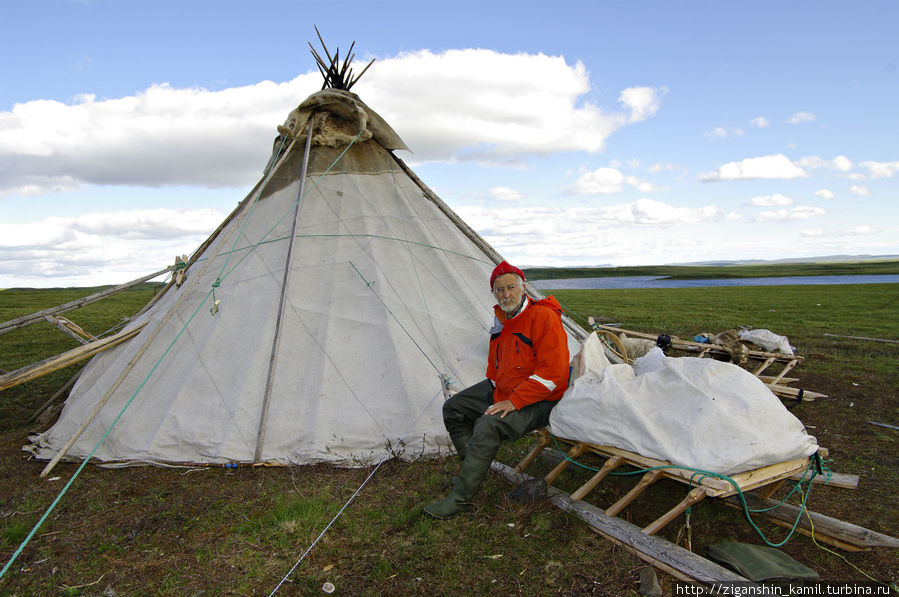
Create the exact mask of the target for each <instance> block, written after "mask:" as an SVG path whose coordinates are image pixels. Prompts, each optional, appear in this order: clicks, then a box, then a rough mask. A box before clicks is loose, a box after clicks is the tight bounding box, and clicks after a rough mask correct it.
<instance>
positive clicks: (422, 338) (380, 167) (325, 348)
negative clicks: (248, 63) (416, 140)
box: [30, 91, 498, 466]
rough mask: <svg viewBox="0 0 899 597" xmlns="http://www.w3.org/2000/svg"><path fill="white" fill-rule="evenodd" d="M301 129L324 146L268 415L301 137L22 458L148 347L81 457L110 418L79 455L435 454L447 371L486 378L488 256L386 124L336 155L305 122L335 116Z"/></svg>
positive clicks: (69, 426) (306, 203)
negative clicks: (389, 146)
mask: <svg viewBox="0 0 899 597" xmlns="http://www.w3.org/2000/svg"><path fill="white" fill-rule="evenodd" d="M335 95H337V96H339V95H340V94H339V93H337V94H335V92H333V91H330V92H329V100H328V101H329V102H331V103H332V104H333V101H334V97H335ZM351 95H352V94H347V96H351ZM352 97H353V98H355V96H352ZM350 99H352V98H350ZM348 101H349V100H348ZM318 103H321V102H311V103H309V102H307V103H304V105H312V106H313V108H309V109H304V110H305V111H304V114H305V116H304V118H310V119H314V118H315V115H316V114H317V112H316V110H318V109H319V108H315V107H314V106H315V105H317V104H318ZM360 105H361V106H362V107H363V108H359V106H360ZM351 107H352V109H353V110H357V111H358V110H359V109H368V108H367V107H366V106H364V104H361V102H353V104H352V106H351ZM326 108H327V103H326V106H325V108H321V109H326ZM292 118H294V119H295V118H296V114H292ZM357 120H358V119H357ZM362 120H363V121H364V120H366V119H362ZM369 120H372V121H378V122H379V123H380V124H379V126H380V127H381V128H382V129H383V126H386V124H384V123H383V121H380V120H379V119H375V118H371V119H369ZM326 121H327V122H326ZM315 122H317V123H318V124H316V126H317V127H319V130H317V131H316V133H319V132H322V137H323V138H327V139H329V143H330V145H331V147H329V146H327V145H321V146H319V145H316V144H315V143H313V147H312V149H311V155H310V159H309V171H308V176H307V179H306V183H305V184H306V188H305V192H304V196H303V197H302V199H301V201H300V208H299V219H298V228H297V232H296V236H295V243H294V246H293V258H292V266H291V272H290V278H289V285H288V287H287V289H286V293H285V296H286V303H285V310H284V318H283V326H282V329H281V335H280V345H279V350H278V352H277V362H276V368H275V370H274V375H273V378H272V386H271V387H272V390H271V398H270V401H269V407H268V409H269V410H268V414H267V417H266V418H265V421H264V422H263V423H262V424H260V421H261V419H262V413H263V402H264V401H263V397H264V394H265V388H266V384H267V379H268V372H269V363H270V360H271V355H272V346H273V338H274V336H275V329H276V320H277V311H278V304H279V297H280V295H281V288H282V281H283V278H284V268H285V263H286V255H287V247H288V243H289V237H290V230H291V225H292V222H293V218H294V206H295V204H296V201H297V198H298V191H299V186H300V181H299V175H298V173H299V171H300V165H301V159H300V158H301V157H302V147H303V142H304V141H305V134H304V136H303V138H298V139H297V143H296V146H295V147H296V148H297V149H295V150H294V152H293V153H292V154H291V156H290V157H289V159H287V162H286V163H285V164H283V165H282V166H281V167H279V168H275V169H272V177H271V178H270V179H269V180H268V181H267V182H266V183H265V184H263V185H261V186H260V187H257V188H260V189H261V191H260V196H261V198H260V199H259V200H258V202H256V203H255V205H254V206H253V207H252V208H251V209H245V210H244V211H243V212H242V213H241V214H240V215H239V216H238V217H234V218H232V219H231V220H230V221H228V222H227V224H226V225H225V227H224V228H223V229H222V230H221V232H220V233H219V234H218V235H217V236H216V237H215V240H213V242H212V243H211V244H210V245H209V246H208V248H206V250H205V251H204V252H203V253H202V255H200V256H199V258H198V259H197V260H196V261H195V262H194V263H192V265H191V266H190V268H189V269H188V271H187V281H186V282H185V283H184V284H183V285H182V286H181V287H180V288H174V287H173V288H171V289H170V290H169V291H168V292H166V294H165V295H164V296H163V297H162V299H161V300H160V301H159V302H158V303H156V304H155V305H154V306H153V307H152V308H151V309H150V310H149V311H148V312H147V313H145V314H144V315H143V316H142V318H141V319H140V320H139V321H144V320H149V323H148V325H147V327H146V328H145V329H144V330H143V331H142V332H141V333H140V334H139V335H138V336H136V337H135V338H134V339H133V340H130V341H129V342H126V343H124V344H122V345H120V346H118V347H116V348H115V349H112V350H110V351H108V352H106V353H103V354H101V355H99V356H98V357H96V358H95V359H93V360H92V361H91V362H90V363H89V364H88V365H87V367H86V369H85V371H84V373H83V375H82V376H81V378H80V379H79V380H78V383H77V384H76V386H75V387H74V389H73V391H72V393H71V396H70V397H69V399H68V401H67V403H66V405H65V408H64V410H63V412H62V414H61V416H60V419H59V421H58V422H57V424H56V425H55V426H54V427H52V428H51V429H50V430H48V431H47V432H45V433H43V434H41V435H40V436H38V437H36V438H35V439H34V441H33V445H32V446H31V448H30V449H31V450H32V451H33V452H35V453H36V454H37V455H38V456H39V457H42V458H50V457H52V456H53V455H54V454H55V453H56V452H57V451H58V450H59V449H60V448H61V447H62V446H63V445H64V444H65V442H66V441H68V440H69V438H70V437H72V435H73V433H74V432H75V431H76V429H77V428H78V427H79V425H81V424H82V422H84V421H85V419H86V418H87V417H88V414H89V413H90V411H91V410H92V409H93V408H94V406H95V405H96V404H97V403H98V401H100V400H101V398H102V397H103V396H104V394H105V393H106V392H107V389H108V388H110V387H112V385H113V384H114V382H115V380H116V379H117V378H118V377H119V375H120V374H121V372H122V371H123V370H124V369H125V368H126V365H127V364H128V363H129V362H130V361H131V360H132V358H133V357H134V356H135V355H136V354H138V351H139V350H141V347H142V346H144V345H145V344H146V343H147V342H148V341H149V342H150V344H149V346H148V348H147V350H146V352H145V353H144V354H143V355H142V356H141V357H140V358H139V360H138V362H137V365H136V366H135V367H134V369H133V370H132V371H131V372H130V373H129V374H128V376H127V378H126V379H125V381H124V383H122V385H121V386H120V387H119V388H118V389H117V390H116V391H115V393H114V394H113V395H112V398H111V399H110V400H109V402H108V404H106V406H104V407H103V409H102V410H101V412H100V414H99V416H98V417H97V418H96V419H95V420H94V421H93V422H92V423H91V424H90V426H89V427H88V428H87V431H86V432H85V433H84V435H83V436H82V437H81V438H80V439H79V440H78V441H77V443H75V445H74V446H73V448H72V449H71V450H70V451H69V456H71V457H74V458H84V457H86V456H87V455H88V454H89V453H90V452H91V451H92V450H93V449H94V448H95V446H97V445H98V443H99V442H100V439H101V437H102V436H103V434H104V432H105V431H106V429H107V428H109V427H110V426H111V425H112V424H113V423H114V422H115V426H114V427H112V430H111V431H110V432H109V434H108V436H107V437H106V438H105V440H104V441H102V443H99V447H98V448H97V449H96V452H95V453H94V455H93V458H95V459H97V460H100V461H107V462H108V461H143V462H157V463H161V462H197V463H200V462H204V463H218V462H254V461H259V462H269V463H281V464H285V463H314V462H329V463H335V464H339V465H344V466H354V465H364V464H368V463H371V462H377V461H379V460H380V459H382V458H383V457H385V456H386V455H396V456H400V457H403V458H417V457H420V456H428V455H433V454H435V453H437V452H439V451H440V450H444V451H446V450H447V449H449V446H450V442H449V438H448V436H447V434H446V431H445V429H444V426H443V422H442V416H441V406H442V402H443V400H444V390H445V384H444V381H448V382H449V385H448V386H447V388H446V389H449V390H450V391H452V390H455V391H458V390H461V389H463V388H465V387H467V386H468V385H470V384H473V383H476V382H478V381H480V380H482V379H484V374H485V370H486V354H487V346H488V340H489V337H488V332H489V328H490V324H491V322H492V319H493V312H492V305H493V304H494V302H495V301H494V299H493V297H492V295H491V293H490V288H489V277H490V272H491V270H492V268H493V267H494V265H495V263H496V262H497V261H498V260H497V259H496V256H495V254H494V255H491V254H489V251H485V250H484V248H483V247H480V246H479V245H478V244H477V243H475V242H473V241H472V240H471V238H470V235H469V234H466V233H465V232H463V230H462V229H460V227H459V226H458V225H457V224H456V223H454V222H453V221H451V219H450V218H449V217H447V214H446V213H445V210H444V209H441V208H440V207H439V206H438V205H437V204H436V203H435V201H434V200H432V199H431V198H430V197H428V196H426V195H427V194H426V193H425V192H424V191H423V188H422V187H420V186H419V185H418V184H417V182H416V180H413V179H412V178H410V176H409V175H407V174H406V172H405V171H404V170H403V169H402V168H401V167H400V166H399V165H398V164H397V162H396V160H395V159H394V158H393V156H392V155H391V154H390V153H389V152H388V151H387V150H386V149H384V147H382V146H381V145H380V144H379V143H378V137H379V136H380V137H384V136H385V133H384V132H383V130H382V131H381V133H379V134H378V135H375V136H374V137H372V135H365V136H360V138H365V137H368V138H369V140H367V141H359V140H357V142H355V143H353V144H352V145H351V146H350V148H349V150H348V151H347V152H346V153H345V154H344V155H342V156H341V152H343V151H344V150H346V149H347V146H346V144H344V145H343V146H339V147H333V145H334V143H333V139H334V135H333V134H332V135H327V134H324V133H327V131H321V130H320V129H321V128H324V127H326V126H333V127H336V128H339V127H340V126H344V128H346V126H349V125H347V124H346V123H345V122H342V121H340V119H339V114H338V115H336V116H335V114H334V113H326V114H324V117H323V118H322V119H321V120H316V121H315ZM350 124H352V123H350ZM382 125H383V126H382ZM390 133H393V132H392V131H390ZM393 135H394V136H395V133H393ZM388 136H389V135H388ZM315 138H316V135H315V134H314V135H313V140H314V139H315ZM397 139H398V137H397ZM400 143H401V141H400ZM270 166H271V164H270ZM244 214H246V215H245V216H244ZM235 239H236V242H235ZM488 249H489V247H488ZM217 279H219V280H220V282H219V285H218V286H215V282H216V280H217ZM215 300H217V301H219V304H218V307H217V311H216V308H215V306H214V301H215ZM211 310H213V311H216V312H215V314H212V313H211ZM139 321H136V322H132V324H131V325H135V324H136V323H139ZM157 331H158V335H156V336H155V338H154V337H153V334H154V333H156V332H157ZM132 400H133V401H132ZM129 401H132V402H131V404H130V406H129V407H128V408H127V410H125V411H124V414H122V415H121V417H120V418H119V415H120V413H121V412H122V411H123V408H124V407H125V405H126V404H127V403H128V402H129ZM117 419H118V420H117ZM116 421H117V422H116ZM260 429H263V430H264V433H263V438H262V439H261V440H260V434H259V432H260ZM260 441H261V442H262V448H261V457H260V458H259V459H256V458H255V454H256V451H257V445H258V444H259V442H260Z"/></svg>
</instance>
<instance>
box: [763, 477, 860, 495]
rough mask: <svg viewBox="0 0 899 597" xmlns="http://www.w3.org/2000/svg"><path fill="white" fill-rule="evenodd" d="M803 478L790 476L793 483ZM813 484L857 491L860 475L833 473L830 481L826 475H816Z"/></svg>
mask: <svg viewBox="0 0 899 597" xmlns="http://www.w3.org/2000/svg"><path fill="white" fill-rule="evenodd" d="M801 478H802V475H801V474H797V475H790V479H791V480H793V481H799V480H800V479H801ZM812 483H815V484H819V485H826V486H827V487H839V488H841V489H856V488H857V487H858V475H848V474H846V473H831V475H830V479H827V478H826V477H825V476H824V475H815V478H814V479H812ZM763 497H764V496H763Z"/></svg>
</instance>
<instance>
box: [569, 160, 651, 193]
mask: <svg viewBox="0 0 899 597" xmlns="http://www.w3.org/2000/svg"><path fill="white" fill-rule="evenodd" d="M625 184H628V185H630V186H632V187H634V188H635V189H637V190H638V191H640V192H641V193H651V192H655V191H659V190H662V189H661V188H660V187H657V186H656V185H654V184H653V183H651V182H647V181H644V180H640V179H639V178H637V177H635V176H625V175H624V174H622V173H621V171H620V170H618V169H617V168H607V167H603V168H597V169H596V170H591V171H590V172H585V173H584V174H581V176H580V177H578V179H577V181H576V182H575V183H574V184H573V185H571V186H570V187H568V188H567V189H566V191H567V192H569V193H574V194H575V195H611V194H613V193H620V192H621V191H622V190H624V185H625Z"/></svg>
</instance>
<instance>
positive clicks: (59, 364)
mask: <svg viewBox="0 0 899 597" xmlns="http://www.w3.org/2000/svg"><path fill="white" fill-rule="evenodd" d="M145 325H147V322H146V321H145V322H143V323H141V324H140V325H138V326H135V327H133V328H131V329H130V330H125V331H122V332H119V333H118V334H115V335H113V336H109V337H108V338H103V339H102V340H97V341H96V342H90V343H88V344H85V345H83V346H79V347H77V348H73V349H72V350H68V351H66V352H64V353H61V354H58V355H56V356H53V357H50V358H47V359H44V360H43V361H40V362H37V363H33V364H31V365H28V366H26V367H22V368H21V369H16V370H15V371H10V372H9V373H7V374H5V375H0V391H3V390H6V389H7V388H11V387H13V386H17V385H19V384H22V383H25V382H26V381H31V380H33V379H37V378H38V377H41V376H43V375H47V374H48V373H52V372H54V371H58V370H60V369H63V368H65V367H68V366H69V365H74V364H75V363H77V362H79V361H83V360H84V359H88V358H90V357H92V356H94V355H95V354H97V353H100V352H103V351H104V350H107V349H109V348H112V347H113V346H115V345H116V344H121V343H122V342H124V341H125V340H128V339H129V338H132V337H133V336H135V335H137V333H138V332H140V331H141V330H142V329H144V326H145Z"/></svg>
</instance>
